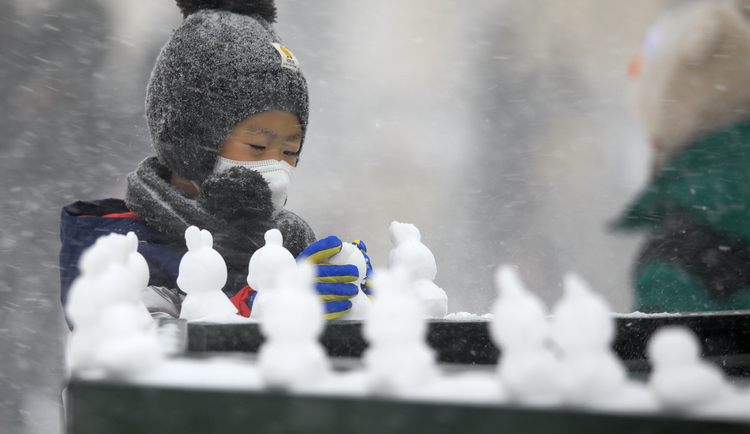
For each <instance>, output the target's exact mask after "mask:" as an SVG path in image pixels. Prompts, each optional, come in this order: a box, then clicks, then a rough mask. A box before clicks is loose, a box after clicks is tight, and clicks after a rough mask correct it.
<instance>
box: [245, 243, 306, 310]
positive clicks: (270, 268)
mask: <svg viewBox="0 0 750 434" xmlns="http://www.w3.org/2000/svg"><path fill="white" fill-rule="evenodd" d="M264 238H265V240H266V244H265V245H264V246H263V247H261V248H260V249H258V250H256V251H255V253H253V256H252V257H251V258H250V263H249V264H248V266H247V284H248V285H249V286H250V287H251V288H253V290H255V291H256V295H255V300H254V301H253V310H252V314H251V315H250V317H251V318H252V319H263V317H264V316H265V310H266V300H267V299H268V298H269V297H270V296H271V293H272V292H273V291H274V290H275V289H276V286H277V285H278V280H279V277H280V276H282V275H283V274H284V273H286V272H287V271H288V270H290V269H292V268H293V267H295V266H296V265H297V261H296V260H295V259H294V256H292V254H291V253H290V252H289V250H287V249H286V248H284V245H283V242H284V239H283V237H282V235H281V232H280V231H279V230H278V229H270V230H268V231H267V232H266V233H265V235H264Z"/></svg>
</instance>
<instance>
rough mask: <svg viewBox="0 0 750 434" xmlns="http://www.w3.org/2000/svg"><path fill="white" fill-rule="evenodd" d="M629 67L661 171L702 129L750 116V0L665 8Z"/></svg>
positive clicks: (634, 93)
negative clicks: (671, 8)
mask: <svg viewBox="0 0 750 434" xmlns="http://www.w3.org/2000/svg"><path fill="white" fill-rule="evenodd" d="M629 74H630V76H631V78H633V86H632V87H631V89H630V90H631V92H630V99H631V102H632V105H633V108H634V111H635V113H636V115H637V116H638V118H639V119H640V120H641V122H642V123H643V125H644V126H645V128H646V130H647V132H648V134H649V136H650V138H651V141H652V145H653V148H654V161H653V163H652V172H653V173H656V172H657V171H658V170H659V169H660V168H661V167H663V166H664V164H665V163H667V162H668V161H670V160H671V159H672V158H673V157H674V156H675V155H676V154H677V153H679V152H680V151H681V150H682V149H684V148H685V147H686V146H688V145H690V144H691V143H692V142H694V141H695V140H697V139H699V138H700V137H701V136H702V135H703V134H706V133H709V132H711V131H715V130H717V129H721V128H723V127H726V126H727V125H731V124H733V123H735V122H738V121H740V120H742V119H744V118H747V117H748V116H750V0H725V1H718V2H717V1H701V2H689V3H686V4H684V5H680V6H679V7H677V8H675V9H674V10H670V11H668V12H666V13H664V14H663V15H662V16H661V17H660V18H659V19H658V20H657V21H656V22H655V23H654V25H653V26H652V27H651V29H650V31H649V32H648V34H647V35H646V37H645V38H644V41H643V46H642V48H641V50H640V52H639V53H638V54H637V55H636V56H635V57H634V59H633V61H632V62H631V65H630V68H629Z"/></svg>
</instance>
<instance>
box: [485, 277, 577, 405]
mask: <svg viewBox="0 0 750 434" xmlns="http://www.w3.org/2000/svg"><path fill="white" fill-rule="evenodd" d="M495 280H496V286H497V288H498V293H499V297H498V298H497V300H495V302H494V303H493V305H492V314H493V315H494V318H493V320H492V322H491V323H490V337H491V338H492V341H493V342H494V343H495V345H497V346H498V348H500V362H499V364H498V376H499V377H500V382H501V384H502V385H503V386H504V388H505V390H507V392H508V394H509V395H510V398H511V399H512V400H514V401H516V402H520V403H522V404H527V405H532V406H554V405H558V404H560V403H561V402H562V399H563V393H562V385H561V383H560V365H559V363H558V361H557V359H556V358H555V356H554V354H553V353H552V351H551V349H550V347H549V344H550V326H549V324H548V322H547V318H546V309H545V307H544V304H543V303H542V301H541V300H540V299H539V298H538V297H537V296H536V295H534V294H532V293H530V292H529V291H527V290H526V288H524V286H523V284H522V283H521V280H520V278H519V277H518V273H517V272H516V270H515V268H513V267H512V266H509V265H504V266H501V267H500V268H499V270H498V272H497V274H496V277H495Z"/></svg>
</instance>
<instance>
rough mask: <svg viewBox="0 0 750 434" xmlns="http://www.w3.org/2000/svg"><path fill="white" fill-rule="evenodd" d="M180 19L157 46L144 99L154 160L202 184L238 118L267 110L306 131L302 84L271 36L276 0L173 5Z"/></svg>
mask: <svg viewBox="0 0 750 434" xmlns="http://www.w3.org/2000/svg"><path fill="white" fill-rule="evenodd" d="M177 5H178V7H179V8H180V10H181V11H182V13H183V15H184V17H185V19H184V21H183V22H182V23H181V24H180V26H179V27H177V29H176V30H175V31H174V33H172V36H171V37H170V39H169V41H168V42H167V44H166V45H165V46H164V47H163V48H162V50H161V53H160V54H159V57H158V58H157V60H156V65H155V66H154V69H153V71H152V72H151V79H150V81H149V84H148V90H147V94H146V117H147V120H148V126H149V131H150V133H151V140H152V143H153V146H154V148H155V149H156V155H157V157H158V159H159V161H160V162H161V163H162V164H164V165H165V166H167V167H168V168H170V169H171V170H172V171H173V172H175V173H176V174H177V175H178V176H180V177H182V178H184V179H187V180H191V181H201V182H202V181H203V180H205V179H206V177H208V175H210V174H211V172H212V170H213V168H214V165H215V163H216V158H217V155H218V152H219V149H221V145H222V143H223V142H224V140H225V139H226V138H227V136H228V135H229V133H230V132H231V131H232V129H234V127H235V126H237V124H239V123H240V122H241V121H242V120H244V119H246V118H249V117H251V116H253V115H255V114H258V113H261V112H264V111H268V110H282V111H287V112H290V113H294V114H296V115H297V116H298V117H299V120H300V124H301V127H302V135H303V139H304V134H305V132H306V129H307V118H308V104H309V103H308V91H307V81H306V80H305V76H304V75H303V74H302V71H301V70H300V69H299V63H298V61H297V59H296V58H295V57H294V55H293V54H292V53H291V52H290V51H289V50H288V49H287V48H285V47H284V46H283V45H282V42H281V40H280V39H279V37H278V36H277V35H276V33H275V32H274V30H273V27H272V23H274V22H275V21H276V6H275V5H274V2H273V0H244V1H243V0H177Z"/></svg>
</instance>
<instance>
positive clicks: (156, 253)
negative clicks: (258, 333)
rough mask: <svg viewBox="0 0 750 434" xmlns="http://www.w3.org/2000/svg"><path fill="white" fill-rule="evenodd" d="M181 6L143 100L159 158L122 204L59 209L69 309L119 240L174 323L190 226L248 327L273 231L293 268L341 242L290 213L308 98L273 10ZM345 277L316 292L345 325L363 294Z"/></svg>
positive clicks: (157, 309)
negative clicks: (257, 269) (207, 247)
mask: <svg viewBox="0 0 750 434" xmlns="http://www.w3.org/2000/svg"><path fill="white" fill-rule="evenodd" d="M177 4H178V6H179V7H180V9H181V11H182V13H183V15H184V17H185V19H184V21H183V22H182V24H181V25H180V26H179V27H178V28H177V29H176V30H175V31H174V33H173V34H172V36H171V38H170V39H169V41H168V42H167V44H166V45H165V46H164V47H163V49H162V51H161V53H160V55H159V57H158V58H157V60H156V65H155V67H154V69H153V71H152V74H151V79H150V82H149V85H148V90H147V96H146V116H147V119H148V125H149V130H150V133H151V139H152V142H153V146H154V149H155V150H156V156H155V157H150V158H147V159H146V160H144V161H143V162H141V164H140V165H139V166H138V168H137V169H136V171H135V172H133V173H131V174H129V175H128V178H127V190H126V193H125V200H124V201H123V200H120V199H105V200H99V201H91V202H76V203H74V204H72V205H69V206H67V207H65V208H64V209H63V212H62V225H61V239H62V249H61V252H60V273H61V283H62V302H63V305H64V304H65V303H66V300H67V294H68V290H69V289H70V286H71V283H72V282H73V280H74V279H75V278H76V276H77V275H78V274H79V271H78V267H77V264H78V260H79V258H80V255H81V253H82V252H83V251H84V250H85V249H86V248H87V247H89V246H90V245H92V244H93V243H94V241H95V240H96V238H98V237H100V236H102V235H105V234H108V233H112V232H115V233H121V234H125V233H127V232H129V231H133V232H135V233H136V235H137V236H138V238H139V240H140V245H139V248H138V251H139V252H140V253H141V254H142V255H143V256H144V257H145V258H146V260H147V262H148V264H149V269H150V273H151V276H150V281H149V287H148V289H147V290H146V292H145V293H144V297H143V298H144V302H145V303H146V305H147V307H148V308H149V310H150V311H151V312H152V315H154V316H164V315H168V316H171V317H177V316H179V313H180V303H181V297H182V294H181V293H180V291H179V289H178V287H177V284H176V279H177V275H178V267H179V263H180V260H181V258H182V256H183V255H184V254H185V252H186V251H187V247H186V246H185V241H184V233H185V229H186V228H187V227H188V226H190V225H195V226H198V227H199V228H201V229H207V230H208V231H210V232H211V233H212V234H213V239H214V248H215V249H216V250H217V251H218V252H219V253H220V254H221V255H222V256H223V257H224V259H225V261H226V263H227V268H228V276H229V277H228V280H227V284H226V286H225V287H224V288H223V290H224V292H225V293H226V294H227V296H229V297H231V299H232V301H233V303H234V304H235V306H237V308H238V312H239V313H240V314H242V315H244V316H249V315H250V309H251V306H252V296H253V293H254V291H253V290H252V288H249V287H248V286H247V285H246V280H245V279H246V277H247V265H248V262H249V260H250V257H251V256H252V254H253V253H254V252H255V251H256V250H257V249H258V248H260V247H262V246H263V244H264V239H263V235H264V234H265V232H266V231H267V230H268V229H271V228H278V229H279V230H280V231H281V233H282V234H283V236H284V247H286V248H287V249H288V250H289V251H290V252H291V253H292V254H293V255H295V256H298V257H299V255H300V254H301V253H302V252H303V250H304V249H305V248H308V246H309V248H308V249H307V250H306V251H305V254H304V255H303V256H302V257H307V256H310V255H312V254H314V253H316V252H317V254H316V255H315V258H317V260H318V261H320V260H322V259H325V258H327V257H330V256H331V255H333V254H335V253H336V252H337V251H338V250H340V249H341V241H340V240H338V238H336V237H329V238H326V239H323V240H320V241H319V242H315V235H314V233H313V231H312V229H311V228H310V226H309V225H308V224H307V223H306V222H305V221H304V220H302V219H301V218H300V217H299V216H297V215H296V214H294V213H292V212H290V211H287V210H285V209H283V207H284V204H285V202H286V195H287V188H288V186H289V183H290V182H291V176H292V173H293V172H294V168H295V167H296V166H297V163H298V161H299V157H300V153H301V150H302V146H303V143H304V138H305V133H306V131H307V120H308V90H307V83H306V80H305V77H304V75H303V74H302V71H301V70H300V68H299V62H298V61H297V59H296V58H295V57H294V55H293V54H292V53H291V52H290V51H289V50H288V49H287V48H286V47H284V46H283V45H282V44H281V41H280V40H279V38H278V36H277V35H276V33H275V32H274V30H273V28H272V23H274V22H275V18H276V7H275V5H274V2H273V0H255V1H237V0H202V1H198V0H177ZM311 243H312V245H311ZM359 246H360V249H361V250H363V252H364V251H366V248H365V247H364V244H363V243H361V244H359ZM350 267H352V266H348V267H347V266H344V267H334V268H333V271H332V272H331V273H329V274H333V275H334V279H333V280H335V281H337V282H338V283H339V284H333V285H330V284H329V285H326V284H318V285H317V288H318V291H319V292H320V293H321V296H322V297H323V299H324V300H326V301H328V302H327V303H326V304H325V307H326V313H327V317H328V318H335V317H338V316H341V315H343V314H345V313H346V312H347V311H348V310H349V309H350V308H351V302H350V301H349V299H350V298H352V297H354V296H355V295H356V294H357V293H358V291H359V288H357V287H356V286H355V285H353V284H348V283H346V282H351V281H353V280H355V279H356V273H353V272H352V270H351V269H350ZM354 268H356V267H354ZM352 274H354V276H352Z"/></svg>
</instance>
